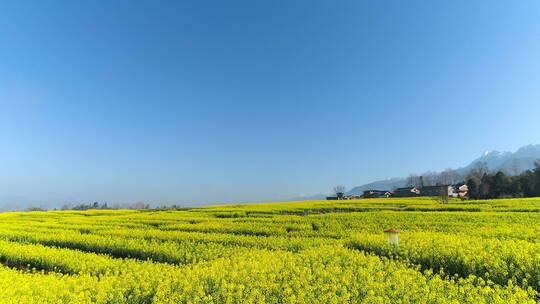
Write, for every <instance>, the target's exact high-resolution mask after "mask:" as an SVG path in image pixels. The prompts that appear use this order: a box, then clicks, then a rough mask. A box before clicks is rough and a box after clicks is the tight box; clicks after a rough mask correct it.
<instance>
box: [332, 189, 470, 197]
mask: <svg viewBox="0 0 540 304" xmlns="http://www.w3.org/2000/svg"><path fill="white" fill-rule="evenodd" d="M468 191H469V188H468V187H467V185H461V186H454V185H438V186H424V187H421V188H417V187H403V188H397V189H395V190H394V191H388V190H366V191H364V193H363V194H362V195H346V194H344V193H336V196H329V197H327V198H326V199H327V200H351V199H362V198H388V197H420V196H441V195H442V196H447V197H465V196H467V193H468Z"/></svg>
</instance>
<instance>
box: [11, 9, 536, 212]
mask: <svg viewBox="0 0 540 304" xmlns="http://www.w3.org/2000/svg"><path fill="white" fill-rule="evenodd" d="M539 13H540V3H538V2H535V1H519V2H487V1H453V2H443V1H431V2H421V1H408V2H407V3H405V2H399V1H384V2H377V1H372V2H369V3H368V2H360V1H340V2H334V1H277V2H276V1H272V2H271V1H268V2H259V1H257V2H253V1H228V2H218V1H185V2H182V3H180V2H178V1H160V2H159V3H156V2H149V1H148V2H143V1H114V2H107V1H93V2H79V1H77V2H73V1H54V2H38V1H29V2H11V3H7V2H3V3H0V106H1V108H0V144H1V146H0V204H5V203H11V204H21V203H32V204H48V203H55V204H63V203H68V202H93V201H99V202H109V203H114V202H135V201H146V202H151V203H161V204H172V203H181V202H201V203H202V202H229V201H256V200H261V201H264V200H274V199H284V198H288V197H296V196H300V195H311V194H317V193H324V192H326V191H330V189H331V188H332V186H334V185H335V184H344V185H346V186H347V187H348V188H350V187H353V186H357V185H360V184H364V183H368V182H371V181H374V180H378V179H385V178H390V177H397V176H405V175H408V174H409V173H422V172H425V171H428V170H442V169H444V168H447V167H453V168H457V167H460V166H465V165H467V164H468V163H469V162H470V161H471V160H473V159H475V158H477V157H478V156H480V154H481V153H482V152H484V151H486V150H501V151H515V150H516V149H518V148H519V147H521V146H523V145H527V144H531V143H540V133H539V132H538V130H540V120H539V119H538V117H539V114H540V102H539V100H540V89H539V87H538V84H539V83H540V39H539V37H540V19H539V18H538V16H539V15H540V14H539Z"/></svg>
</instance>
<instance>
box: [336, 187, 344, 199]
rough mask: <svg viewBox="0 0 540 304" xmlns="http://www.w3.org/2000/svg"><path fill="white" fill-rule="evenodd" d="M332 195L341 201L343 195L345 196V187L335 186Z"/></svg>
mask: <svg viewBox="0 0 540 304" xmlns="http://www.w3.org/2000/svg"><path fill="white" fill-rule="evenodd" d="M334 193H335V194H336V196H337V198H338V199H343V195H344V194H345V186H343V185H337V186H335V187H334Z"/></svg>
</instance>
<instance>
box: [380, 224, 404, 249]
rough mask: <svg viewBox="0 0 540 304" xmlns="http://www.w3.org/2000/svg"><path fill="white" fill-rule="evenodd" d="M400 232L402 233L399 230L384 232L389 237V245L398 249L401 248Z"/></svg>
mask: <svg viewBox="0 0 540 304" xmlns="http://www.w3.org/2000/svg"><path fill="white" fill-rule="evenodd" d="M400 232H401V231H399V230H397V229H388V230H385V231H384V233H386V235H387V236H388V245H390V246H394V247H396V248H397V247H398V246H399V237H398V234H399V233H400Z"/></svg>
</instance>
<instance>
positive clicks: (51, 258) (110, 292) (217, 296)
mask: <svg viewBox="0 0 540 304" xmlns="http://www.w3.org/2000/svg"><path fill="white" fill-rule="evenodd" d="M389 228H396V229H399V230H401V231H402V232H401V234H400V245H399V247H397V248H395V247H393V246H389V245H388V243H387V240H386V236H385V234H384V233H383V231H384V230H386V229H389ZM539 233H540V199H512V200H490V201H458V200H454V201H450V202H449V203H448V204H439V203H437V202H436V201H435V200H432V199H429V198H414V199H397V198H396V199H366V200H350V201H310V202H289V203H275V204H250V205H226V206H212V207H204V208H191V209H178V210H140V211H136V210H114V211H113V210H90V211H49V212H14V213H3V214H0V263H1V264H2V266H0V303H171V304H172V303H276V304H277V303H291V304H292V303H336V304H337V303H411V304H412V303H441V304H442V303H455V304H461V303H475V304H476V303H501V304H507V303H537V302H538V299H540V297H539V292H540V242H539V241H538V239H539V238H538V235H539Z"/></svg>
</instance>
